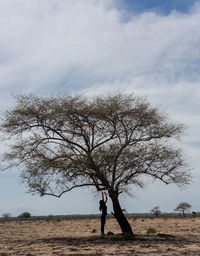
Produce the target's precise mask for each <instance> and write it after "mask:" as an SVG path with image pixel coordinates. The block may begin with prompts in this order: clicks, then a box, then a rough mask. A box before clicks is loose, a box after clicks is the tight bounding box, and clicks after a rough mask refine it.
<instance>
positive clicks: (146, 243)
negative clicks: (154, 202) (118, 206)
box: [0, 218, 200, 256]
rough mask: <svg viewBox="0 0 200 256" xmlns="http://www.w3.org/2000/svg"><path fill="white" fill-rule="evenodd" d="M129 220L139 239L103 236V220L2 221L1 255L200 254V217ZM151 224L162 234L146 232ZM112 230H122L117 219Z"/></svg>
mask: <svg viewBox="0 0 200 256" xmlns="http://www.w3.org/2000/svg"><path fill="white" fill-rule="evenodd" d="M129 222H130V224H131V225H132V227H133V229H134V232H135V238H134V240H127V241H124V240H122V239H121V240H119V239H117V238H118V237H117V238H116V236H115V237H114V238H115V239H114V238H113V237H112V238H111V237H110V236H109V237H108V236H107V237H105V238H103V239H101V238H99V235H100V232H99V226H100V220H99V219H77V220H48V221H47V220H28V221H8V222H5V223H0V256H11V255H12V256H17V255H21V256H39V255H49V256H51V255H54V256H67V255H68V256H72V255H73V256H75V255H76V256H78V255H79V256H83V255H87V256H92V255H99V256H100V255H105V256H110V255H122V256H123V255H157V256H158V255H159V256H161V255H165V256H167V255H174V256H175V255H189V256H193V255H200V218H187V219H181V218H178V219H177V218H176V219H173V218H169V219H163V218H158V219H141V218H138V219H136V220H134V219H133V218H130V219H129ZM150 226H151V227H154V228H156V229H157V230H158V231H159V233H161V235H158V234H157V235H146V230H147V228H148V227H150ZM95 230H96V232H95ZM108 231H112V232H113V233H115V234H118V233H120V229H119V227H118V224H117V223H116V221H115V220H114V219H108V220H107V222H106V232H108ZM162 234H165V235H162ZM167 234H168V235H167Z"/></svg>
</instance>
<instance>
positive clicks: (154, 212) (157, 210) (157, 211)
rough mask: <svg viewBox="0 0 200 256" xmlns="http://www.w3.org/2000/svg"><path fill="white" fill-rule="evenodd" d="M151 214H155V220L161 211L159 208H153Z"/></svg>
mask: <svg viewBox="0 0 200 256" xmlns="http://www.w3.org/2000/svg"><path fill="white" fill-rule="evenodd" d="M151 212H152V213H153V214H155V216H156V218H157V217H158V215H159V214H161V210H160V208H159V206H155V207H153V209H152V210H151Z"/></svg>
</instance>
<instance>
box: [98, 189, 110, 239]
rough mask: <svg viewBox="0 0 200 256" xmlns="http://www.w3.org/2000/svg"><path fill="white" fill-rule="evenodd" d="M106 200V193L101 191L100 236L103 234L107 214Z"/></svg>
mask: <svg viewBox="0 0 200 256" xmlns="http://www.w3.org/2000/svg"><path fill="white" fill-rule="evenodd" d="M104 196H105V198H104ZM107 200H108V197H107V195H106V193H105V192H102V199H101V200H100V201H99V210H100V211H101V235H102V236H105V234H104V227H105V223H106V215H107V206H106V203H107Z"/></svg>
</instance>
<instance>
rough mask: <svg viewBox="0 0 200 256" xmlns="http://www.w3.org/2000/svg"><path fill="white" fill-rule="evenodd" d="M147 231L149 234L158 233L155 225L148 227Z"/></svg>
mask: <svg viewBox="0 0 200 256" xmlns="http://www.w3.org/2000/svg"><path fill="white" fill-rule="evenodd" d="M146 233H147V234H153V233H154V234H155V233H158V230H157V229H156V228H153V227H148V228H147V231H146Z"/></svg>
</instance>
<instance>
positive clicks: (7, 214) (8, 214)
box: [3, 213, 10, 221]
mask: <svg viewBox="0 0 200 256" xmlns="http://www.w3.org/2000/svg"><path fill="white" fill-rule="evenodd" d="M9 217H10V213H4V214H3V218H4V219H5V220H6V221H7V220H8V219H9Z"/></svg>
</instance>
